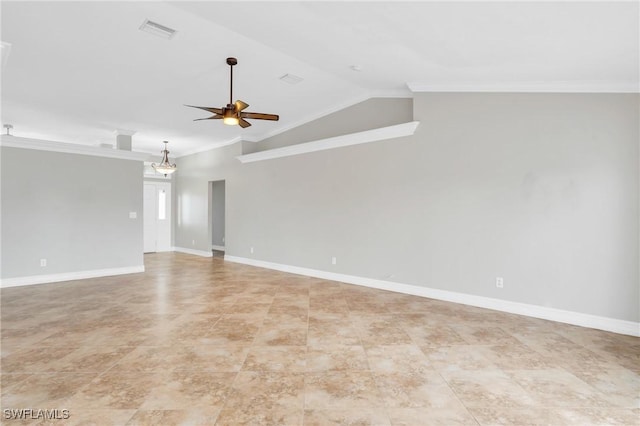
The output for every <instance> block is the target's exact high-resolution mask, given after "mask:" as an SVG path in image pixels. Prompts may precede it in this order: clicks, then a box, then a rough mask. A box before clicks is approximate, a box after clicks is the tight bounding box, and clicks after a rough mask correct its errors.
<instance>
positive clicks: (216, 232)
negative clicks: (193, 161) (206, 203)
mask: <svg viewBox="0 0 640 426" xmlns="http://www.w3.org/2000/svg"><path fill="white" fill-rule="evenodd" d="M224 193H225V182H224V181H223V180H219V181H216V182H211V228H212V229H211V244H213V245H216V246H221V247H224V230H225V224H224V220H225V217H224V216H225V195H224Z"/></svg>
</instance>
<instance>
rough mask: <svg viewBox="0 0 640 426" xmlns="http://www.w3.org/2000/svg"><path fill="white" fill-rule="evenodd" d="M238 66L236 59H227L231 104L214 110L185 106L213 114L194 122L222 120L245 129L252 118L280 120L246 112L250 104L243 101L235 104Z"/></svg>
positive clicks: (266, 115)
mask: <svg viewBox="0 0 640 426" xmlns="http://www.w3.org/2000/svg"><path fill="white" fill-rule="evenodd" d="M237 64H238V60H237V59H236V58H227V65H229V74H230V79H229V103H228V104H227V106H225V107H222V108H214V107H201V106H194V105H185V106H188V107H191V108H198V109H203V110H205V111H209V112H211V113H213V115H212V116H211V117H206V118H196V119H195V120H193V121H199V120H220V119H222V122H223V123H224V124H227V125H229V126H236V125H239V126H240V127H242V128H243V129H244V128H246V127H249V126H251V123H249V122H248V121H247V120H245V119H246V118H250V119H253V120H270V121H278V120H279V119H280V117H279V116H278V115H276V114H264V113H261V112H248V111H244V110H245V109H246V108H247V107H248V106H249V104H247V103H245V102H243V101H241V100H237V101H236V102H235V103H234V102H233V67H234V66H235V65H237Z"/></svg>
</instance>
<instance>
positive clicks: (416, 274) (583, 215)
mask: <svg viewBox="0 0 640 426" xmlns="http://www.w3.org/2000/svg"><path fill="white" fill-rule="evenodd" d="M413 104H414V111H413V115H414V118H415V119H416V120H419V121H420V122H421V124H420V126H419V127H418V130H417V132H416V134H415V135H414V136H412V137H406V138H402V139H396V140H389V141H385V142H376V143H372V144H365V145H358V146H351V147H346V148H340V149H335V150H330V151H322V152H316V153H311V154H304V155H299V156H294V157H286V158H280V159H274V160H269V161H263V162H256V163H249V164H240V163H239V162H237V160H235V159H234V158H233V157H234V156H235V155H238V152H237V151H238V150H239V148H236V149H235V150H234V148H233V147H226V148H223V149H220V150H214V151H212V152H209V153H203V154H196V155H194V156H190V157H185V158H183V159H180V162H181V164H180V165H181V167H182V169H181V170H182V171H185V170H186V169H187V168H191V169H190V171H189V174H190V176H189V178H188V179H183V177H182V176H178V177H177V191H178V193H179V194H185V195H188V197H190V198H197V196H196V193H198V192H200V193H201V194H204V195H203V196H204V197H206V196H207V182H208V181H210V180H217V179H226V182H227V185H226V187H227V235H226V249H227V254H229V255H234V256H241V257H252V258H256V259H260V260H265V261H271V262H276V263H282V264H288V265H295V266H300V267H307V268H313V269H320V270H327V271H332V272H338V273H344V274H351V275H356V276H362V277H369V278H376V279H384V280H389V281H395V282H400V283H406V284H412V285H416V286H426V287H431V288H437V289H443V290H448V291H454V292H461V293H466V294H473V295H480V296H487V297H493V298H500V299H506V300H510V301H515V302H522V303H528V304H533V305H540V306H547V307H553V308H558V309H565V310H570V311H576V312H582V313H587V314H593V315H600V316H605V317H610V318H616V319H622V320H629V321H638V320H640V314H639V310H640V303H639V300H640V293H639V268H638V262H639V260H638V259H639V257H640V250H639V247H638V245H639V235H640V229H639V217H640V212H639V201H640V200H639V193H640V187H639V165H638V162H639V146H638V145H639V132H638V125H639V116H640V115H639V97H638V95H633V94H628V95H627V94H620V95H618V94H616V95H610V94H487V93H478V94H462V93H460V94H453V93H442V94H418V95H416V97H415V99H414V102H413ZM339 117H340V119H341V120H347V121H348V120H349V116H348V114H342V115H339ZM360 119H362V118H360ZM368 119H369V120H370V128H375V127H380V124H379V121H378V120H377V119H378V117H377V116H368ZM305 128H307V129H310V130H309V133H308V134H304V129H305ZM315 129H316V127H315V126H313V125H311V124H310V125H307V126H304V127H301V128H299V129H296V132H297V134H298V135H299V136H298V138H299V139H300V142H304V141H308V140H313V139H318V138H321V137H327V136H331V135H326V134H324V135H322V136H317V134H316V133H315V132H312V131H311V130H315ZM283 138H284V136H283ZM235 146H240V144H237V145H234V147H235ZM212 170H215V173H214V172H212ZM200 186H202V187H203V189H200ZM179 196H180V195H179ZM206 205H207V204H206V200H205V202H204V208H203V209H201V210H199V211H197V210H198V207H197V204H194V208H193V209H191V208H190V207H189V209H190V210H191V214H192V215H193V216H200V217H204V220H202V222H205V223H204V226H203V227H202V226H200V227H198V226H197V225H196V224H195V222H196V221H195V220H192V221H191V223H193V224H194V226H191V227H188V228H185V229H182V227H180V226H178V228H177V238H178V239H179V238H180V235H182V234H184V235H200V234H202V235H206V232H207V226H206V217H207V209H206ZM184 208H185V206H184V205H183V209H184ZM250 247H254V249H255V251H254V254H250V252H249V248H250ZM333 256H335V257H337V265H332V264H331V257H333ZM497 276H501V277H504V279H505V284H504V288H503V289H497V288H496V287H495V278H496V277H497Z"/></svg>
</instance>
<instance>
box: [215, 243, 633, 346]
mask: <svg viewBox="0 0 640 426" xmlns="http://www.w3.org/2000/svg"><path fill="white" fill-rule="evenodd" d="M224 260H225V261H229V262H235V263H242V264H245V265H252V266H257V267H261V268H267V269H274V270H277V271H283V272H289V273H292V274H299V275H306V276H309V277H315V278H323V279H326V280H331V281H340V282H344V283H348V284H355V285H361V286H364V287H371V288H377V289H380V290H388V291H394V292H397V293H404V294H411V295H414V296H421V297H428V298H431V299H438V300H444V301H447V302H453V303H461V304H464V305H470V306H477V307H480V308H486V309H493V310H496V311H502V312H508V313H512V314H518V315H525V316H529V317H533V318H541V319H545V320H550V321H556V322H561V323H565V324H573V325H578V326H581V327H588V328H595V329H598V330H606V331H611V332H614V333H620V334H627V335H630V336H639V337H640V323H638V322H633V321H625V320H619V319H615V318H608V317H601V316H597V315H590V314H584V313H581V312H571V311H565V310H562V309H555V308H548V307H544V306H537V305H529V304H526V303H518V302H511V301H509V300H501V299H493V298H490V297H483V296H476V295H473V294H464V293H456V292H452V291H447V290H439V289H434V288H428V287H420V286H416V285H410V284H402V283H396V282H392V281H383V280H377V279H373V278H365V277H358V276H354V275H346V274H338V273H335V272H327V271H320V270H316V269H309V268H301V267H298V266H290V265H283V264H279V263H273V262H266V261H263V260H256V259H248V258H245V257H237V256H229V255H225V256H224Z"/></svg>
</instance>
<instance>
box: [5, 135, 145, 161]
mask: <svg viewBox="0 0 640 426" xmlns="http://www.w3.org/2000/svg"><path fill="white" fill-rule="evenodd" d="M0 147H3V148H5V147H6V148H21V149H34V150H37V151H51V152H62V153H66V154H79V155H90V156H94V157H107V158H117V159H120V160H133V161H145V160H147V159H149V158H150V157H151V156H152V155H151V154H148V153H146V152H136V151H123V150H118V149H112V148H103V147H99V146H90V145H80V144H73V143H65V142H56V141H47V140H42V139H29V138H20V137H17V136H10V135H2V137H1V138H0Z"/></svg>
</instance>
